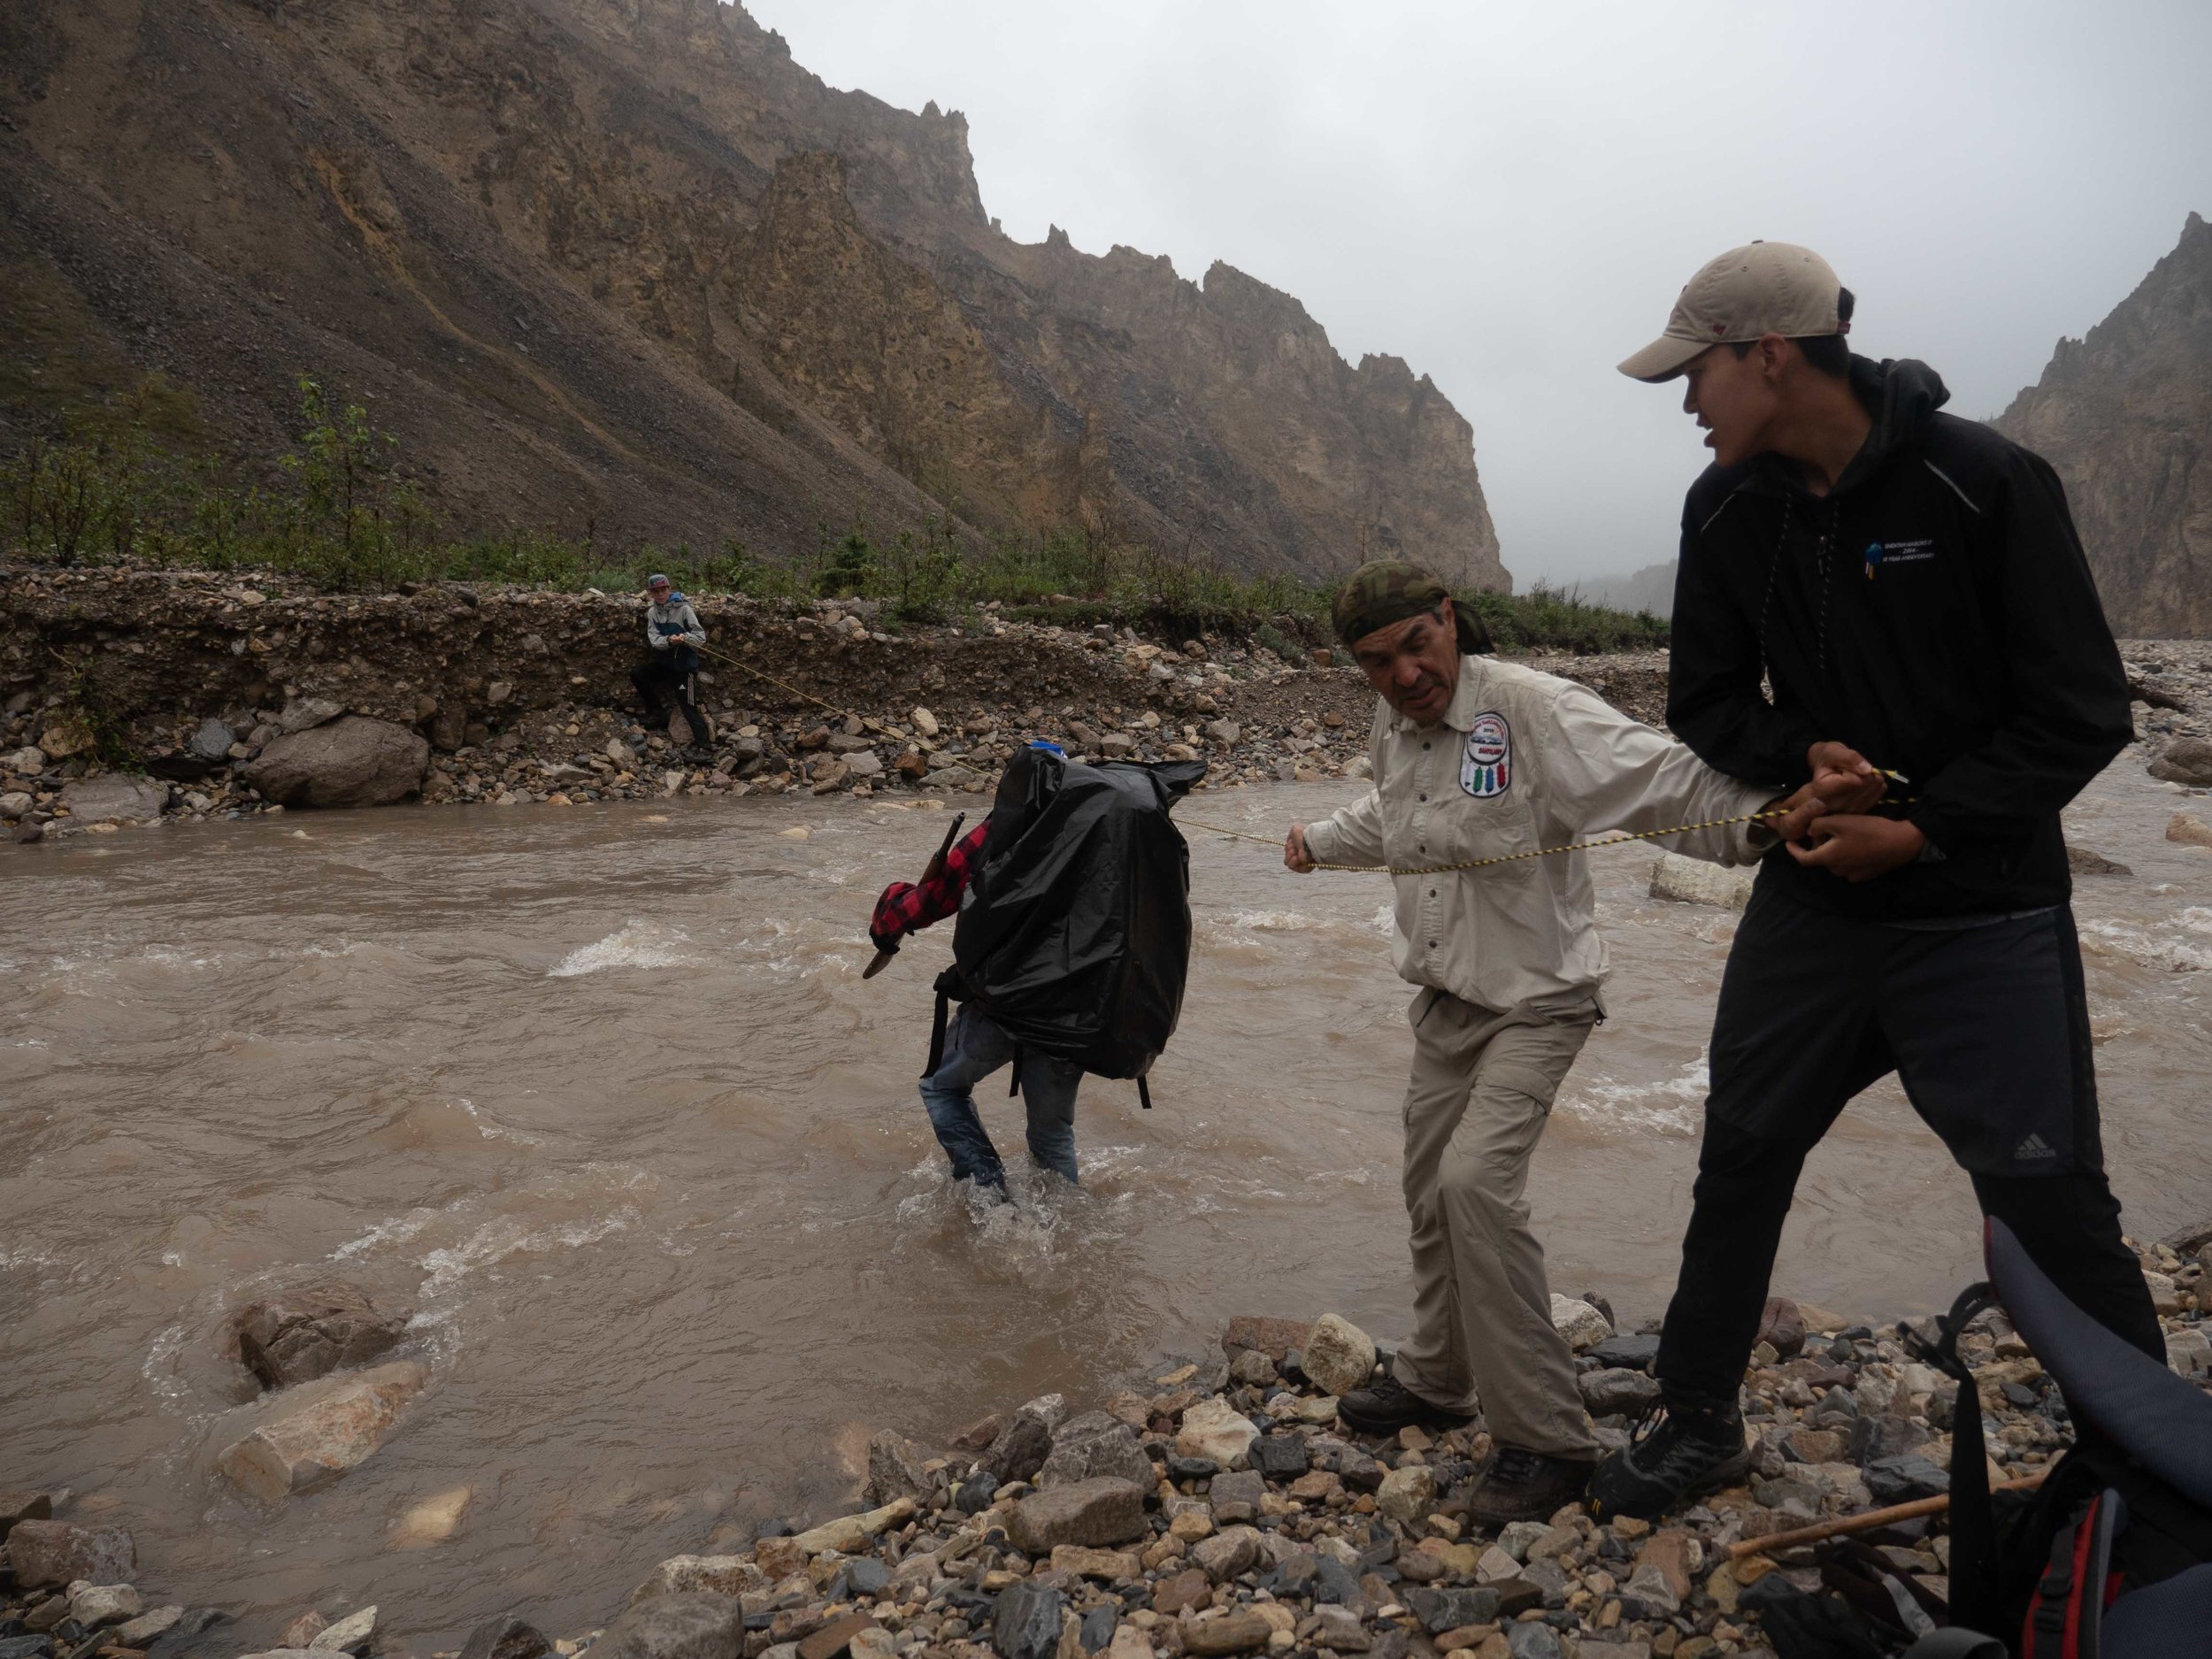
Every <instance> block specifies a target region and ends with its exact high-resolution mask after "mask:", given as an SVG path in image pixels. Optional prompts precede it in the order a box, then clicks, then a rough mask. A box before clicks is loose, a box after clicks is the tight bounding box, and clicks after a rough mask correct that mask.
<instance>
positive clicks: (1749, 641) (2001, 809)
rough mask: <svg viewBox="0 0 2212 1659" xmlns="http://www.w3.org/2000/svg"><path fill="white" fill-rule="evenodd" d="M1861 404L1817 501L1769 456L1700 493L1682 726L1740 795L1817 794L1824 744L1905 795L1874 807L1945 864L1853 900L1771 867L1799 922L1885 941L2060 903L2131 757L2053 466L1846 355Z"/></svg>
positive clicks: (1919, 366) (1681, 629)
mask: <svg viewBox="0 0 2212 1659" xmlns="http://www.w3.org/2000/svg"><path fill="white" fill-rule="evenodd" d="M1851 385H1852V389H1853V390H1854V391H1855V392H1856V393H1857V394H1858V396H1859V397H1860V400H1861V401H1862V402H1863V403H1865V405H1866V406H1867V409H1868V411H1869V412H1870V414H1871V415H1872V416H1873V418H1874V429H1873V431H1872V432H1871V433H1870V434H1868V436H1867V441H1866V444H1865V447H1864V448H1863V449H1861V450H1860V452H1859V454H1858V455H1857V456H1856V457H1855V458H1854V459H1853V461H1852V462H1851V465H1849V466H1848V467H1847V468H1846V469H1845V471H1844V473H1843V476H1842V477H1841V478H1839V480H1837V481H1836V487H1835V488H1834V489H1833V490H1832V491H1831V492H1830V493H1829V494H1828V495H1826V496H1825V497H1819V496H1815V495H1812V494H1811V493H1810V492H1809V490H1807V489H1806V488H1805V487H1804V485H1803V483H1802V481H1801V478H1800V476H1799V473H1798V472H1797V469H1796V467H1795V466H1794V465H1792V464H1791V463H1789V462H1787V461H1786V460H1784V459H1783V458H1782V457H1778V456H1776V455H1772V454H1767V455H1762V456H1759V457H1755V458H1754V459H1753V460H1751V461H1749V462H1747V463H1746V464H1745V465H1741V466H1733V467H1720V466H1714V467H1709V468H1708V469H1707V470H1706V472H1705V474H1704V475H1703V476H1702V477H1701V478H1700V479H1699V480H1697V482H1696V483H1695V484H1694V485H1693V486H1691V488H1690V493H1689V498H1688V500H1687V502H1686V503H1685V506H1684V511H1683V517H1682V557H1681V565H1680V567H1679V569H1678V572H1677V574H1676V578H1675V591H1674V620H1673V663H1672V669H1673V672H1672V678H1671V686H1670V688H1669V691H1668V695H1667V720H1668V723H1669V724H1670V725H1671V726H1673V728H1674V731H1675V733H1676V735H1677V736H1678V737H1680V738H1681V739H1682V741H1684V742H1686V743H1687V744H1688V745H1689V746H1690V747H1691V748H1692V749H1694V750H1695V751H1696V752H1697V753H1698V755H1699V756H1700V757H1701V758H1702V759H1703V760H1704V761H1705V762H1706V763H1707V764H1709V765H1710V766H1712V767H1714V768H1715V769H1716V770H1717V771H1720V772H1726V773H1729V774H1730V775H1731V776H1733V777H1737V778H1742V779H1745V780H1752V781H1760V782H1774V783H1781V784H1787V785H1790V786H1791V787H1795V786H1796V785H1798V784H1801V783H1803V782H1805V781H1806V780H1807V779H1808V778H1809V776H1810V775H1811V773H1810V769H1809V765H1808V763H1807V761H1806V758H1805V751H1806V749H1808V748H1809V747H1810V746H1811V745H1812V744H1813V743H1815V742H1816V741H1821V740H1823V739H1832V740H1834V741H1839V742H1844V743H1848V744H1849V745H1851V747H1852V748H1854V749H1857V750H1858V751H1859V752H1860V753H1861V754H1863V755H1864V756H1865V757H1867V758H1868V759H1869V760H1870V761H1872V762H1873V763H1874V764H1876V765H1878V766H1886V767H1889V768H1891V769H1893V770H1894V771H1897V772H1903V773H1904V774H1905V775H1906V777H1907V778H1908V779H1909V780H1910V781H1909V783H1906V784H1902V785H1894V786H1893V791H1892V792H1893V795H1897V796H1909V797H1913V799H1912V803H1911V804H1909V805H1905V804H1902V803H1898V804H1894V805H1892V806H1889V807H1886V808H1885V809H1882V810H1885V811H1886V812H1887V813H1888V814H1889V815H1890V816H1902V817H1905V818H1909V819H1910V820H1911V821H1912V822H1913V823H1914V824H1916V825H1917V826H1919V827H1920V830H1921V832H1922V833H1924V835H1926V836H1927V838H1928V840H1929V841H1930V842H1931V843H1932V845H1933V846H1934V847H1935V848H1937V849H1939V851H1940V852H1941V854H1942V857H1941V858H1940V859H1933V858H1931V859H1927V860H1924V861H1923V862H1919V863H1916V864H1906V865H1904V866H1903V867H1901V868H1900V869H1897V870H1893V871H1891V872H1888V873H1887V874H1885V875H1882V876H1878V877H1877V878H1875V879H1873V880H1871V881H1866V882H1861V883H1858V884H1856V885H1854V884H1852V883H1849V882H1847V881H1845V880H1844V879H1842V878H1841V877H1839V876H1835V875H1832V874H1830V873H1829V872H1827V871H1824V870H1819V869H1808V868H1806V867H1805V866H1803V865H1801V864H1797V863H1795V862H1794V861H1793V860H1792V859H1791V857H1790V856H1789V854H1788V853H1787V851H1786V850H1785V849H1781V848H1777V849H1775V850H1774V851H1772V852H1771V853H1770V854H1768V855H1767V857H1766V859H1765V861H1764V864H1763V868H1762V871H1761V874H1760V879H1761V881H1763V882H1767V883H1772V884H1775V885H1777V886H1778V887H1781V888H1782V889H1783V890H1784V891H1786V893H1787V894H1789V895H1790V896H1792V897H1793V898H1795V899H1797V900H1799V901H1801V902H1804V903H1806V904H1809V905H1813V906H1815V907H1816V908H1818V909H1821V910H1829V911H1832V912H1836V913H1839V914H1842V915H1847V916H1859V917H1864V918H1872V919H1884V920H1886V919H1917V918H1949V917H1966V916H1981V915H1992V914H2001V913H2004V912H2007V911H2013V910H2033V909H2038V908H2040V907H2042V906H2046V905H2051V904H2057V903H2062V902H2064V901H2065V900H2066V898H2067V897H2068V895H2069V894H2070V892H2071V891H2072V882H2071V879H2070V877H2069V875H2068V873H2067V867H2066V849H2065V845H2064V843H2063V842H2062V841H2061V839H2060V834H2059V816H2058V815H2059V809H2060V808H2061V807H2062V806H2064V805H2065V804H2066V803H2068V802H2069V801H2070V800H2072V799H2073V798H2074V796H2075V795H2078V793H2079V792H2080V791H2081V789H2082V787H2083V786H2084V785H2085V784H2086V783H2087V782H2088V781H2089V780H2091V779H2092V778H2093V777H2095V776H2096V775H2097V773H2098V772H2101V771H2102V770H2103V769H2104V767H2105V765H2106V764H2108V762H2109V761H2110V760H2111V759H2112V757H2114V756H2115V755H2116V754H2118V753H2119V752H2120V750H2121V749H2123V748H2124V747H2125V746H2126V745H2127V743H2128V742H2129V741H2130V740H2131V738H2132V737H2133V736H2134V726H2133V721H2132V719H2131V715H2130V711H2129V707H2128V685H2127V676H2126V672H2125V671H2124V670H2123V669H2122V667H2121V665H2120V653H2119V650H2118V648H2117V647H2116V646H2115V645H2114V643H2113V640H2112V631H2111V629H2110V627H2109V626H2108V625H2107V624H2106V622H2105V618H2104V611H2103V609H2102V607H2101V605H2100V604H2099V603H2098V601H2097V589H2096V586H2095V583H2094V582H2093V580H2091V577H2090V573H2089V565H2088V561H2087V559H2086V558H2085V557H2084V556H2083V553H2082V548H2081V541H2080V538H2079V537H2078V536H2077V535H2076V534H2075V532H2074V524H2073V519H2072V518H2071V517H2070V515H2069V514H2068V512H2067V511H2066V497H2065V495H2064V492H2063V491H2062V489H2061V488H2060V485H2059V481H2058V478H2057V475H2056V474H2055V473H2054V472H2052V471H2051V468H2050V466H2049V465H2048V463H2047V462H2045V461H2044V460H2043V458H2042V457H2039V456H2037V455H2033V454H2031V453H2030V452H2029V451H2027V450H2026V449H2022V448H2021V447H2020V446H2019V445H2017V444H2016V443H2013V442H2010V441H2009V440H2008V439H2006V438H2004V437H2001V436H2000V435H1999V434H1997V433H1995V432H1994V431H1993V430H1991V429H1990V428H1989V427H1987V426H1982V425H1980V424H1979V423H1978V422H1975V421H1970V420H1961V419H1958V418H1957V417H1955V416H1952V415H1945V414H1939V413H1938V412H1937V411H1939V409H1940V408H1941V406H1942V404H1943V403H1944V402H1945V401H1946V399H1947V397H1948V396H1950V394H1949V393H1948V392H1947V390H1946V389H1945V388H1944V385H1943V382H1942V380H1940V379H1939V377H1938V376H1937V374H1936V373H1935V371H1934V370H1932V369H1931V368H1929V367H1928V366H1927V365H1925V364H1924V363H1915V362H1910V361H1899V362H1885V363H1882V364H1879V365H1877V364H1875V363H1873V362H1871V361H1870V360H1869V359H1867V358H1864V357H1854V358H1852V360H1851ZM1762 677H1764V679H1765V680H1767V681H1768V682H1769V683H1770V685H1771V687H1772V697H1771V699H1770V698H1769V697H1768V695H1766V694H1765V692H1764V691H1763V689H1762V686H1761V680H1762Z"/></svg>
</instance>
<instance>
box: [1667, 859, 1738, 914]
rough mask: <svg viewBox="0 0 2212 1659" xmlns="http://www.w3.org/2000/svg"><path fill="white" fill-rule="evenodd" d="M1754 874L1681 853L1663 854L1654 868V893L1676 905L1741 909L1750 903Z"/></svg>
mask: <svg viewBox="0 0 2212 1659" xmlns="http://www.w3.org/2000/svg"><path fill="white" fill-rule="evenodd" d="M1751 880H1752V873H1751V872H1750V871H1748V870H1724V869H1723V868H1722V867H1721V866H1720V865H1718V864H1707V863H1706V862H1705V861H1704V860H1702V859H1700V858H1685V857H1684V856H1682V855H1681V854H1680V853H1661V854H1660V855H1659V858H1658V862H1657V863H1655V864H1653V865H1652V867H1651V888H1650V892H1651V896H1652V897H1653V898H1655V899H1671V900H1672V901H1673V902H1675V903H1677V904H1711V905H1717V907H1719V908H1720V909H1722V910H1742V909H1743V908H1744V906H1746V905H1747V904H1748V903H1750V902H1751Z"/></svg>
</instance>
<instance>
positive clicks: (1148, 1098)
mask: <svg viewBox="0 0 2212 1659" xmlns="http://www.w3.org/2000/svg"><path fill="white" fill-rule="evenodd" d="M1137 1104H1138V1105H1140V1106H1141V1107H1143V1108H1144V1109H1145V1110H1147V1111H1150V1110H1152V1086H1151V1085H1150V1084H1149V1083H1148V1082H1146V1081H1145V1080H1144V1079H1143V1078H1141V1077H1140V1078H1138V1079H1137Z"/></svg>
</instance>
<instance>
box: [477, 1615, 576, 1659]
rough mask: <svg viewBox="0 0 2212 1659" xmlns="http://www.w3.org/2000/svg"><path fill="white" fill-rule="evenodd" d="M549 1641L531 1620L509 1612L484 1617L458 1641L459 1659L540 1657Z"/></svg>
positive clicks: (545, 1653)
mask: <svg viewBox="0 0 2212 1659" xmlns="http://www.w3.org/2000/svg"><path fill="white" fill-rule="evenodd" d="M552 1651H553V1644H552V1643H551V1642H549V1641H548V1640H546V1639H545V1635H544V1633H543V1632H541V1631H540V1630H539V1629H538V1628H537V1626H535V1625H534V1624H525V1623H524V1622H523V1621H522V1620H521V1619H518V1618H517V1617H514V1615H512V1614H511V1613H510V1614H503V1615H502V1616H501V1617H498V1618H488V1619H486V1620H485V1621H484V1622H483V1623H482V1624H479V1625H478V1626H477V1627H476V1628H475V1629H474V1630H472V1631H471V1632H469V1639H468V1640H466V1641H465V1642H463V1643H462V1644H461V1659H544V1655H547V1654H549V1653H550V1652H552Z"/></svg>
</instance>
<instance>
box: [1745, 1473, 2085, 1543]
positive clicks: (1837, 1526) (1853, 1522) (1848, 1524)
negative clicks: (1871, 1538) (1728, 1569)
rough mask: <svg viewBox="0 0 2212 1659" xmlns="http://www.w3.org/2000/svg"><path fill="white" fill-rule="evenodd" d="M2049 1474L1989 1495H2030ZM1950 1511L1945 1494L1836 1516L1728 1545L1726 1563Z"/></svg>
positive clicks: (2007, 1483) (2004, 1485) (2006, 1483)
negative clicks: (1813, 1523)
mask: <svg viewBox="0 0 2212 1659" xmlns="http://www.w3.org/2000/svg"><path fill="white" fill-rule="evenodd" d="M2050 1472H2051V1471H2049V1470H2048V1469H2043V1470H2039V1471H2036V1472H2035V1473H2034V1474H2032V1475H2023V1476H2022V1477H2021V1478H2020V1479H2017V1480H2001V1481H1999V1482H1998V1483H1997V1484H1996V1485H1995V1486H1992V1487H1990V1490H1991V1491H1992V1492H2030V1491H2032V1490H2034V1489H2035V1488H2036V1487H2037V1486H2041V1485H2042V1484H2043V1479H2044V1477H2045V1476H2046V1475H2048V1474H2049V1473H2050ZM1950 1507H1951V1494H1949V1493H1947V1492H1946V1493H1943V1494H1940V1495H1939V1496H1936V1497H1932V1498H1915V1499H1914V1500H1913V1501H1912V1502H1910V1503H1893V1504H1892V1505H1890V1507H1889V1508H1888V1509H1869V1510H1867V1511H1866V1512H1865V1513H1864V1514H1863V1515H1839V1516H1838V1517H1836V1518H1835V1519H1834V1520H1832V1521H1821V1522H1817V1523H1816V1524H1815V1525H1811V1526H1800V1527H1796V1528H1794V1529H1793V1530H1792V1531H1790V1532H1770V1533H1768V1534H1767V1535H1766V1536H1765V1537H1764V1538H1746V1539H1741V1540H1738V1541H1737V1542H1735V1543H1733V1544H1731V1545H1729V1547H1728V1559H1729V1560H1731V1561H1741V1560H1742V1559H1743V1558H1744V1557H1745V1556H1746V1555H1764V1554H1766V1553H1767V1552H1768V1551H1769V1550H1774V1549H1794V1548H1797V1547H1798V1546H1799V1545H1800V1544H1817V1543H1818V1542H1820V1540H1822V1539H1824V1538H1839V1537H1841V1536H1843V1535H1844V1534H1845V1533H1847V1532H1872V1531H1873V1530H1874V1529H1875V1528H1876V1527H1878V1526H1888V1525H1892V1524H1893V1523H1895V1522H1898V1521H1912V1520H1917V1519H1918V1518H1919V1517H1922V1516H1924V1515H1941V1514H1942V1513H1943V1512H1944V1511H1945V1510H1947V1509H1949V1508H1950Z"/></svg>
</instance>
